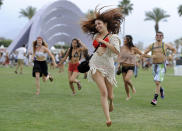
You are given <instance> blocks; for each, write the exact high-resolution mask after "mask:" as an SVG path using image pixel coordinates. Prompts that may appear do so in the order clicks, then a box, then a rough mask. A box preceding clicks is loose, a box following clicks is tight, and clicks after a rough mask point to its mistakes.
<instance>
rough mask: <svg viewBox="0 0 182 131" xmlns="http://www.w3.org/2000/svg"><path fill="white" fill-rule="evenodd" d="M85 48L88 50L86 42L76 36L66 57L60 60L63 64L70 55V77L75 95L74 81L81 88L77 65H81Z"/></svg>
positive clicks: (70, 83)
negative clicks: (80, 61)
mask: <svg viewBox="0 0 182 131" xmlns="http://www.w3.org/2000/svg"><path fill="white" fill-rule="evenodd" d="M84 50H87V47H86V46H85V44H83V43H82V42H81V40H78V39H76V38H75V39H73V40H72V42H71V47H70V48H69V49H68V51H67V53H66V55H65V57H64V58H63V59H62V60H61V61H60V64H61V65H62V64H63V63H64V61H65V60H66V59H67V58H68V57H69V62H68V63H69V66H68V79H69V85H70V88H71V90H72V92H73V95H75V93H76V92H75V89H74V86H73V83H76V84H77V86H78V89H79V90H80V89H81V85H80V81H79V80H77V79H76V78H77V76H78V74H79V72H78V69H77V67H78V65H79V60H80V58H81V52H82V51H84Z"/></svg>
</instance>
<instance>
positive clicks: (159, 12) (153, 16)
mask: <svg viewBox="0 0 182 131" xmlns="http://www.w3.org/2000/svg"><path fill="white" fill-rule="evenodd" d="M145 16H146V18H145V19H144V20H145V21H147V20H153V21H155V22H156V23H158V22H159V21H161V20H165V21H166V19H165V18H168V17H170V15H168V14H166V11H164V10H163V9H160V8H154V9H153V10H152V11H148V12H146V13H145Z"/></svg>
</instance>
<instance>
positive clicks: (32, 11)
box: [20, 6, 36, 20]
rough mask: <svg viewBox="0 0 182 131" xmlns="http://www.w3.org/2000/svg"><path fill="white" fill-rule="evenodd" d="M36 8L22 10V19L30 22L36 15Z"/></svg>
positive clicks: (30, 7)
mask: <svg viewBox="0 0 182 131" xmlns="http://www.w3.org/2000/svg"><path fill="white" fill-rule="evenodd" d="M35 13H36V8H34V7H32V6H28V7H27V8H26V9H21V10H20V14H21V15H20V17H27V18H28V19H29V20H30V19H31V18H32V17H33V16H34V15H35Z"/></svg>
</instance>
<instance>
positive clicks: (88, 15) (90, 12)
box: [86, 10, 94, 17]
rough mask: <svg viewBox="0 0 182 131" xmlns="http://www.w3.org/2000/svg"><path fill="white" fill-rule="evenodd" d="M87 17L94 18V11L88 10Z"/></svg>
mask: <svg viewBox="0 0 182 131" xmlns="http://www.w3.org/2000/svg"><path fill="white" fill-rule="evenodd" d="M86 17H94V10H88V11H87V13H86Z"/></svg>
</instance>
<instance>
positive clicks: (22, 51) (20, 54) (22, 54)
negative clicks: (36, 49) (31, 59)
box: [15, 45, 26, 74]
mask: <svg viewBox="0 0 182 131" xmlns="http://www.w3.org/2000/svg"><path fill="white" fill-rule="evenodd" d="M16 53H17V59H18V64H17V66H16V70H15V73H16V74H17V73H18V68H19V67H20V74H22V73H23V64H24V59H25V54H26V48H25V45H23V46H22V47H20V48H18V49H16Z"/></svg>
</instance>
